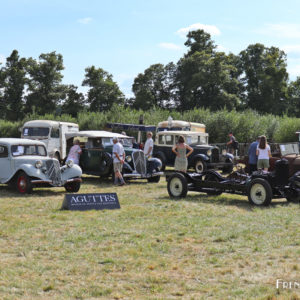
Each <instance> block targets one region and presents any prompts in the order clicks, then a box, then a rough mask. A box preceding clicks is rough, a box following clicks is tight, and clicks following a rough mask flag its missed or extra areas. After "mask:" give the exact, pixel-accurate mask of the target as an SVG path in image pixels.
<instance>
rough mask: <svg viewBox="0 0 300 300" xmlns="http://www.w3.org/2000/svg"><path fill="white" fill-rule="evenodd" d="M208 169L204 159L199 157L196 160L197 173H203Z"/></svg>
mask: <svg viewBox="0 0 300 300" xmlns="http://www.w3.org/2000/svg"><path fill="white" fill-rule="evenodd" d="M206 169H207V166H206V163H205V162H204V161H203V160H202V159H198V160H196V162H195V171H196V173H202V172H204V171H205V170H206Z"/></svg>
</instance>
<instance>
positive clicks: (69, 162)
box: [67, 159, 74, 168]
mask: <svg viewBox="0 0 300 300" xmlns="http://www.w3.org/2000/svg"><path fill="white" fill-rule="evenodd" d="M67 166H68V168H72V167H73V166H74V162H73V160H71V159H70V160H68V161H67Z"/></svg>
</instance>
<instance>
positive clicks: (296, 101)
mask: <svg viewBox="0 0 300 300" xmlns="http://www.w3.org/2000/svg"><path fill="white" fill-rule="evenodd" d="M287 112H288V115H289V116H294V117H298V118H299V117H300V77H297V79H296V80H295V81H292V82H290V84H289V86H288V109H287Z"/></svg>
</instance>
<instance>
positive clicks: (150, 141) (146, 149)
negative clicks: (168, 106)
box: [144, 131, 153, 158]
mask: <svg viewBox="0 0 300 300" xmlns="http://www.w3.org/2000/svg"><path fill="white" fill-rule="evenodd" d="M144 153H145V156H146V157H147V158H150V157H151V155H152V153H153V139H152V132H150V131H149V132H147V141H146V143H145V146H144Z"/></svg>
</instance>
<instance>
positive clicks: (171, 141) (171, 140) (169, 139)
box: [165, 135, 174, 145]
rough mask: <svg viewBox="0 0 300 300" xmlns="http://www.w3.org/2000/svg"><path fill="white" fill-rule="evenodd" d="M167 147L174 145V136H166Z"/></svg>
mask: <svg viewBox="0 0 300 300" xmlns="http://www.w3.org/2000/svg"><path fill="white" fill-rule="evenodd" d="M165 140H166V145H174V135H166V136H165Z"/></svg>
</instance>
